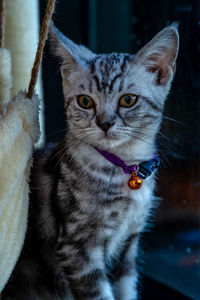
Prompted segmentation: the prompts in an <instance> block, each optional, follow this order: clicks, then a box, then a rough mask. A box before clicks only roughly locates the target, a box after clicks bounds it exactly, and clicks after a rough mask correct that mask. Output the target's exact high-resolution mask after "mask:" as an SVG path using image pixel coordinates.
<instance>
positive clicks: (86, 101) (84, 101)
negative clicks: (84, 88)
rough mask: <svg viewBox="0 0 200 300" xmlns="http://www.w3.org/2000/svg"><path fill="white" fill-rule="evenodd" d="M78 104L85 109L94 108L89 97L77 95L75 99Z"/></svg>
mask: <svg viewBox="0 0 200 300" xmlns="http://www.w3.org/2000/svg"><path fill="white" fill-rule="evenodd" d="M77 101H78V104H79V105H80V106H81V107H82V108H85V109H89V108H92V107H93V106H94V101H93V100H92V98H91V97H89V96H87V95H79V96H78V97H77Z"/></svg>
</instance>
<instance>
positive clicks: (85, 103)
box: [83, 97, 89, 106]
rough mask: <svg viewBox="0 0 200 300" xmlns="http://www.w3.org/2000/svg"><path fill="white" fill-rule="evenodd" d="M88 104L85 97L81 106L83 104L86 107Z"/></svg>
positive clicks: (87, 99)
mask: <svg viewBox="0 0 200 300" xmlns="http://www.w3.org/2000/svg"><path fill="white" fill-rule="evenodd" d="M88 103H89V98H88V97H85V98H84V99H83V104H84V105H85V106H87V105H88Z"/></svg>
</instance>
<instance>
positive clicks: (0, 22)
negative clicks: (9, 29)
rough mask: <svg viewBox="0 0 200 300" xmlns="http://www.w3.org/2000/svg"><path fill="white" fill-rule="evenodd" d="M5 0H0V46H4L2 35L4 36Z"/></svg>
mask: <svg viewBox="0 0 200 300" xmlns="http://www.w3.org/2000/svg"><path fill="white" fill-rule="evenodd" d="M5 2H6V1H5V0H0V48H3V47H4V37H5V16H6V10H5V6H6V5H5Z"/></svg>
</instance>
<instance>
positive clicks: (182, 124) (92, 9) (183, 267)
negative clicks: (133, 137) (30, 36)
mask: <svg viewBox="0 0 200 300" xmlns="http://www.w3.org/2000/svg"><path fill="white" fill-rule="evenodd" d="M45 7H46V1H44V0H41V1H40V16H41V18H42V17H43V16H44V12H45ZM173 21H178V22H179V31H180V52H179V56H178V63H177V72H176V76H175V79H174V82H173V87H172V90H171V93H170V95H169V97H168V100H167V102H166V107H165V112H164V118H163V123H162V127H161V130H160V132H159V134H158V137H157V142H158V145H159V150H160V158H161V160H162V164H161V167H160V170H159V175H158V183H157V191H156V195H157V196H158V197H160V198H161V199H162V200H161V201H160V204H159V205H158V208H157V209H156V211H155V212H154V213H153V215H152V217H151V218H150V225H149V227H148V228H147V230H146V231H147V232H146V233H144V235H143V238H142V239H141V250H140V255H139V256H140V258H141V259H140V258H139V261H138V264H139V268H140V269H141V274H142V275H141V280H140V283H141V284H140V296H141V299H148V300H151V299H153V300H155V299H159V300H169V299H176V300H177V299H196V300H199V299H200V1H197V0H168V1H166V0H155V1H148V0H123V1H122V0H73V1H67V0H58V1H57V8H56V13H55V14H54V22H55V25H56V26H57V27H58V28H59V29H60V30H61V31H62V32H63V33H64V34H65V35H67V36H68V37H69V38H70V39H72V40H73V41H75V42H77V43H81V44H84V45H85V46H88V47H89V48H90V49H91V50H93V51H94V52H97V53H100V52H113V51H114V52H116V51H121V52H128V53H135V52H137V51H138V50H139V49H140V47H142V46H143V45H144V44H145V43H147V42H148V41H149V40H150V39H151V38H152V37H153V36H154V35H155V34H156V33H157V32H159V31H160V30H161V29H162V28H163V27H165V26H167V25H169V24H171V23H172V22H173ZM43 84H44V102H45V112H44V115H45V126H44V128H45V136H46V142H55V141H58V140H60V139H61V138H62V136H63V134H64V130H65V128H66V124H65V123H66V122H65V113H64V109H63V107H64V106H63V97H62V87H61V77H60V72H59V64H58V61H56V59H55V58H53V57H52V55H51V53H50V52H49V47H48V45H47V46H46V48H45V54H44V60H43Z"/></svg>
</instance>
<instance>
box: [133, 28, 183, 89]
mask: <svg viewBox="0 0 200 300" xmlns="http://www.w3.org/2000/svg"><path fill="white" fill-rule="evenodd" d="M178 48H179V34H178V24H177V23H173V24H172V25H170V26H168V27H166V28H164V29H163V30H162V31H160V32H159V33H158V34H157V35H156V36H155V37H154V38H153V39H152V40H151V41H150V42H149V43H148V44H147V45H145V46H144V47H143V48H142V49H141V50H140V51H139V52H138V53H137V54H136V56H135V57H134V60H133V63H134V64H142V65H144V66H145V69H146V71H148V72H151V73H155V75H156V78H155V83H156V84H157V85H166V84H167V83H168V82H170V81H171V79H172V78H173V76H174V74H175V71H176V58H177V55H178Z"/></svg>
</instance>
